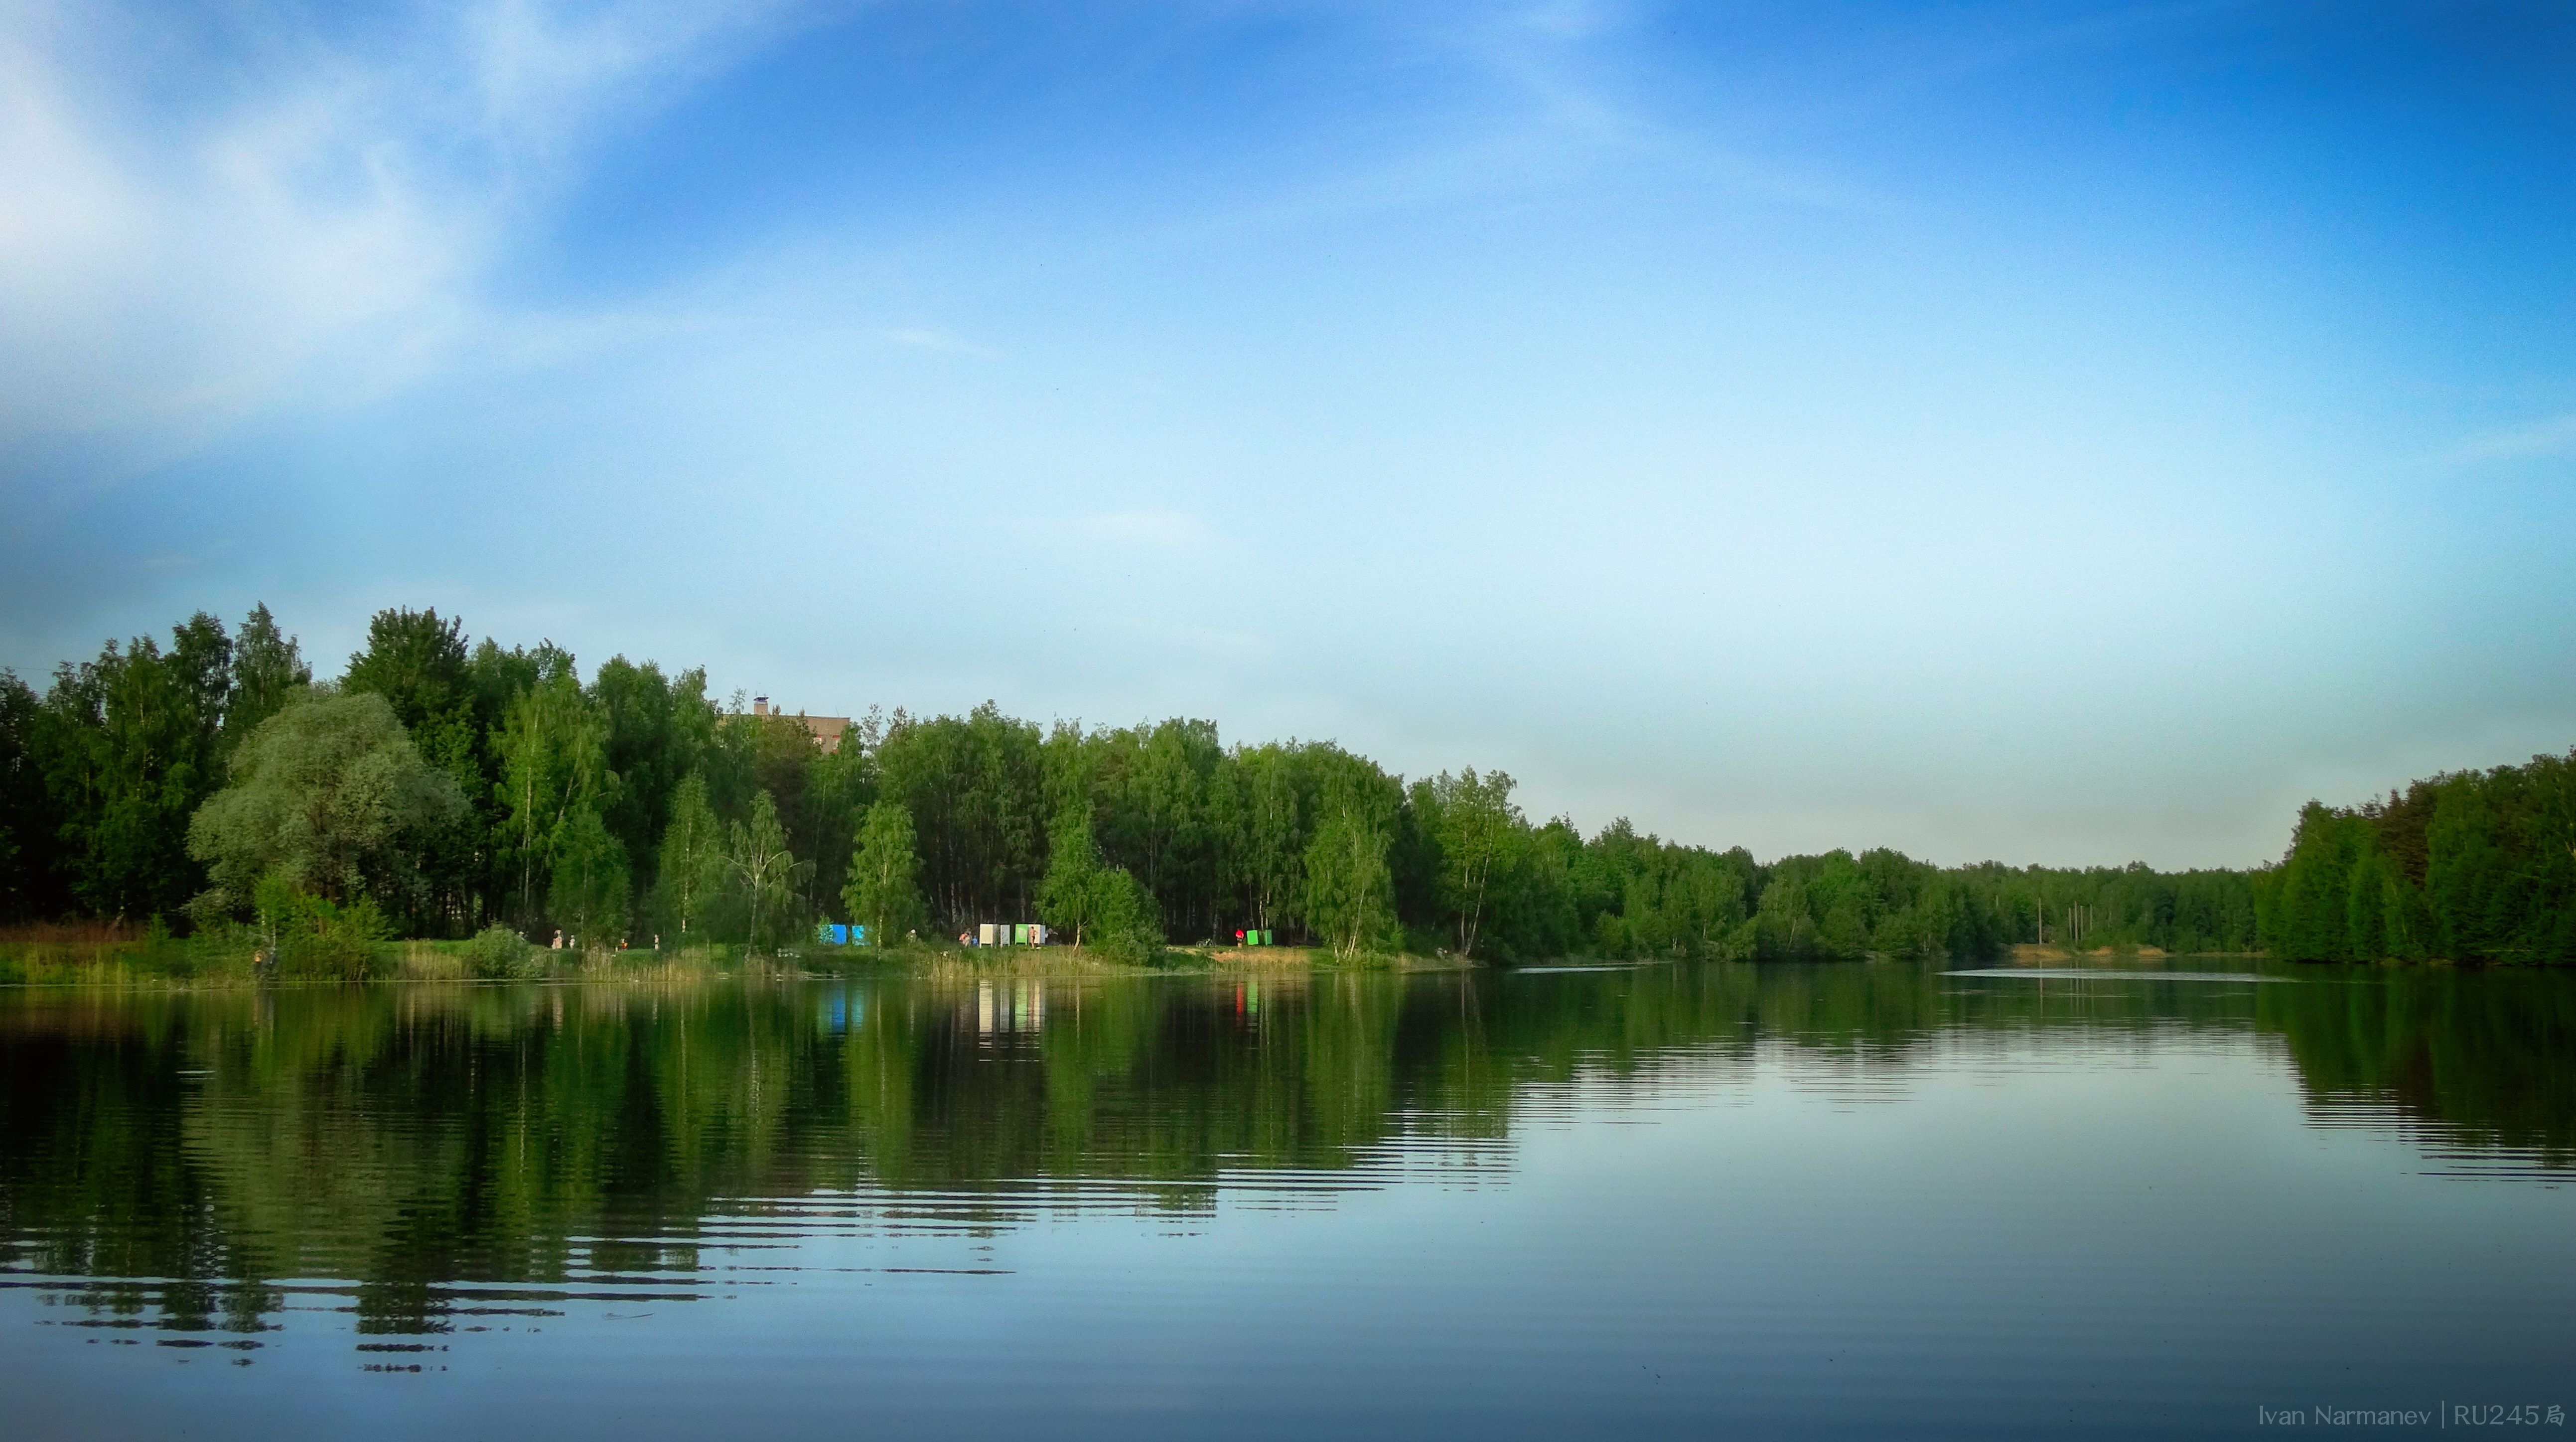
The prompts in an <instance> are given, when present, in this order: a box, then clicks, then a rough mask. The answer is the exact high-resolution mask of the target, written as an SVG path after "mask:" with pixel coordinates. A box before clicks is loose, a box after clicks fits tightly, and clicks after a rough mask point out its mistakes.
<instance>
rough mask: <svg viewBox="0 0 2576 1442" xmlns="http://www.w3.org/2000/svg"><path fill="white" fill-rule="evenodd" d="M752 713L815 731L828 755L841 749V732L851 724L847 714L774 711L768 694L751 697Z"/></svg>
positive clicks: (816, 739)
mask: <svg viewBox="0 0 2576 1442" xmlns="http://www.w3.org/2000/svg"><path fill="white" fill-rule="evenodd" d="M751 714H752V715H754V716H776V717H778V718H780V719H781V720H786V721H793V722H795V723H796V724H797V725H799V726H802V727H804V728H805V729H806V730H808V731H811V732H813V733H814V740H815V743H816V744H817V745H820V746H821V747H822V748H823V754H824V755H826V756H829V755H831V754H832V753H833V752H835V751H838V750H840V749H841V732H842V731H843V730H844V729H846V728H847V727H848V726H849V724H850V718H849V717H847V716H808V715H806V714H805V713H804V712H802V711H799V712H798V713H796V714H795V715H793V716H790V715H788V714H787V713H786V712H784V711H772V710H770V709H769V698H768V697H766V696H754V697H752V698H751Z"/></svg>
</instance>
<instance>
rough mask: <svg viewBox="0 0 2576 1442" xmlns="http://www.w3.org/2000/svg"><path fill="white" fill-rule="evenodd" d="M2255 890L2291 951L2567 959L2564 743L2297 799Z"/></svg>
mask: <svg viewBox="0 0 2576 1442" xmlns="http://www.w3.org/2000/svg"><path fill="white" fill-rule="evenodd" d="M2256 896H2257V899H2258V901H2259V903H2260V905H2261V907H2262V927H2263V935H2264V938H2265V942H2266V945H2267V946H2268V947H2269V948H2270V949H2271V950H2272V952H2273V953H2274V954H2275V955H2278V956H2282V957H2285V958H2288V959H2290V960H2294V961H2359V962H2368V961H2424V960H2435V959H2440V960H2454V961H2494V962H2542V963H2555V964H2562V965H2563V964H2566V963H2569V962H2576V751H2571V752H2570V753H2569V754H2568V755H2565V756H2535V757H2533V758H2531V760H2530V762H2529V763H2528V764H2525V765H2521V766H2498V767H2496V768H2494V769H2493V770H2489V771H2454V772H2448V773H2445V774H2443V775H2440V776H2434V777H2431V778H2428V779H2426V780H2422V781H2417V782H2415V783H2413V784H2412V785H2410V786H2408V787H2407V788H2406V789H2405V790H2403V791H2392V792H2390V793H2389V794H2388V797H2387V798H2386V799H2385V800H2380V801H2372V802H2369V803H2367V804H2364V805H2361V806H2357V807H2329V806H2325V805H2322V804H2320V803H2316V802H2310V803H2309V804H2308V805H2307V806H2306V807H2305V808H2304V809H2302V810H2301V811H2300V813H2299V822H2298V828H2297V830H2296V831H2295V832H2294V833H2293V835H2292V837H2291V841H2290V851H2289V855H2288V856H2287V857H2285V858H2284V859H2283V860H2282V863H2281V865H2280V866H2279V867H2277V868H2275V869H2273V870H2271V871H2269V872H2267V873H2266V874H2265V875H2264V876H2263V878H2262V885H2261V886H2260V887H2259V888H2258V890H2257V893H2256Z"/></svg>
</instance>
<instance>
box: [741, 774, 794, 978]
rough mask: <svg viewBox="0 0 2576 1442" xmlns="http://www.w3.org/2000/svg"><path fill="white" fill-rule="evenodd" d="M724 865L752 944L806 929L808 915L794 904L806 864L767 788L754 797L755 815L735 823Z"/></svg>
mask: <svg viewBox="0 0 2576 1442" xmlns="http://www.w3.org/2000/svg"><path fill="white" fill-rule="evenodd" d="M725 865H726V867H727V869H728V870H729V872H730V873H731V876H732V880H733V884H734V887H735V891H736V895H737V896H738V897H739V898H740V901H741V904H742V907H743V910H744V914H745V917H746V920H745V923H744V928H743V936H744V938H745V939H746V940H747V941H749V942H750V943H751V945H752V947H753V948H754V949H759V948H764V947H769V946H775V945H776V944H777V943H778V942H779V941H781V940H783V939H784V938H786V937H789V936H793V935H797V934H799V933H801V932H802V931H803V930H804V925H803V920H804V919H803V918H802V917H800V916H797V915H796V914H795V913H794V908H795V905H796V900H797V897H796V881H797V879H798V876H799V875H800V873H801V870H802V868H803V867H804V866H805V865H806V863H804V862H801V861H798V860H797V859H796V856H795V853H794V852H792V851H790V850H789V849H788V845H787V829H786V828H785V827H784V826H782V825H780V824H779V821H778V803H777V802H776V801H774V800H772V799H771V797H770V795H769V793H768V792H767V791H762V792H760V793H758V794H757V795H755V796H753V797H752V802H751V819H750V820H749V821H747V822H744V823H742V824H739V825H737V826H735V827H734V829H733V838H732V844H731V846H730V847H728V848H727V850H726V853H725Z"/></svg>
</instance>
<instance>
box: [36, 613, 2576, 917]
mask: <svg viewBox="0 0 2576 1442" xmlns="http://www.w3.org/2000/svg"><path fill="white" fill-rule="evenodd" d="M2570 776H2571V769H2570V761H2569V759H2567V758H2557V757H2542V758H2537V759H2535V760H2534V761H2533V762H2532V763H2531V764H2530V765H2529V766H2527V767H2503V768H2499V769H2497V770H2495V771H2491V772H2484V773H2463V774H2459V775H2451V776H2443V777H2437V778H2434V779H2433V780H2430V781H2425V782H2419V783H2417V784H2416V785H2415V787H2413V788H2412V789H2410V790H2408V791H2407V792H2405V793H2404V794H2403V795H2401V796H2394V797H2392V798H2391V799H2390V801H2389V802H2387V803H2386V804H2384V805H2381V804H2374V805H2372V806H2366V807H2362V808H2359V809H2357V810H2349V811H2335V810H2329V809H2326V808H2324V807H2321V806H2311V807H2309V808H2308V810H2307V811H2306V812H2305V813H2303V814H2302V816H2301V817H2300V819H2299V822H2298V828H2297V832H2296V838H2295V840H2294V842H2293V844H2292V846H2291V848H2290V851H2289V853H2288V856H2287V858H2286V859H2285V861H2284V862H2282V863H2281V864H2279V865H2276V866H2269V867H2263V868H2258V869H2254V870H2250V871H2231V870H2209V871H2191V872H2183V873H2164V872H2157V871H2154V870H2151V869H2149V868H2147V867H2146V866H2144V865H2138V864H2133V865H2130V866H2127V867H2119V868H2110V867H2096V868H2088V869H2081V870H2075V869H2051V868H2043V867H2036V866H2028V867H2010V866H2005V865H2002V864H2000V863H1993V862H1987V863H1980V864H1976V865H1969V866H1958V867H1947V868H1944V867H1938V866H1934V865H1932V864H1930V863H1927V862H1921V861H1916V860H1913V859H1910V858H1908V857H1906V856H1904V855H1902V854H1900V853H1897V852H1895V851H1891V850H1885V849H1878V850H1870V851H1864V852H1861V853H1859V854H1857V855H1855V854H1853V853H1850V852H1847V851H1841V850H1836V851H1830V852H1826V853H1824V854H1822V855H1816V856H1792V857H1785V858H1782V859H1779V860H1776V861H1773V862H1770V863H1767V864H1766V863H1761V862H1757V861H1756V860H1755V859H1754V858H1753V857H1752V855H1751V854H1750V853H1748V852H1747V851H1745V850H1744V849H1743V848H1741V847H1737V848H1733V849H1729V850H1724V851H1712V850H1709V849H1706V848H1704V847H1700V846H1693V845H1685V844H1681V843H1677V842H1671V841H1666V840H1663V839H1661V838H1658V837H1656V836H1653V835H1651V834H1644V833H1640V832H1638V831H1637V830H1636V829H1635V828H1633V827H1632V826H1631V825H1630V824H1629V823H1628V822H1627V821H1626V820H1624V819H1622V820H1615V821H1612V822H1611V823H1610V824H1608V825H1607V826H1604V827H1602V828H1601V829H1599V830H1597V831H1595V832H1592V833H1591V834H1589V835H1587V834H1585V833H1584V832H1583V831H1582V830H1580V829H1579V828H1578V827H1577V826H1576V825H1575V823H1574V822H1573V821H1572V820H1571V819H1569V818H1565V817H1556V818H1552V819H1547V820H1543V821H1533V820H1532V819H1531V818H1530V817H1528V816H1527V815H1525V814H1524V813H1523V812H1522V810H1521V808H1520V807H1519V805H1518V804H1516V803H1515V802H1514V800H1513V792H1514V789H1515V788H1514V783H1513V781H1512V778H1511V777H1510V776H1508V775H1505V774H1503V773H1502V772H1499V771H1483V772H1479V771H1478V770H1476V769H1475V768H1473V767H1462V768H1460V769H1459V770H1458V771H1456V772H1455V773H1451V772H1447V771H1443V772H1441V773H1439V774H1437V775H1434V776H1429V777H1419V778H1410V779H1408V778H1406V777H1404V776H1400V775H1395V774H1391V773H1389V772H1387V771H1386V770H1384V769H1383V768H1381V767H1380V766H1378V765H1377V764H1376V763H1374V762H1372V761H1370V760H1369V759H1368V758H1366V757H1363V756H1359V755H1355V754H1353V753H1351V752H1349V751H1346V750H1344V749H1342V748H1340V747H1339V746H1336V745H1334V744H1333V743H1331V742H1328V741H1313V742H1301V741H1295V740H1290V741H1284V742H1278V741H1273V742H1263V743H1259V744H1245V743H1241V742H1237V743H1233V744H1231V745H1229V744H1227V743H1226V742H1224V741H1223V740H1221V739H1220V737H1219V735H1218V732H1217V728H1216V725H1215V723H1213V722H1210V721H1204V720H1185V719H1180V718H1174V719H1170V720H1165V721H1161V722H1152V723H1139V724H1137V725H1133V726H1124V727H1120V726H1085V725H1083V724H1081V723H1079V722H1072V721H1062V720H1058V721H1055V722H1052V723H1050V724H1048V725H1044V726H1041V725H1039V724H1037V723H1035V722H1031V721H1025V720H1020V719H1016V718H1013V717H1009V716H1006V715H1003V714H1002V713H1001V712H1000V711H999V710H998V709H997V708H996V707H995V706H993V705H992V704H991V703H987V704H985V705H983V706H980V707H977V708H975V709H974V710H973V711H971V712H969V713H968V714H966V715H963V716H917V715H913V714H911V713H909V712H907V711H904V710H900V709H898V710H896V711H894V712H892V713H885V712H882V711H871V712H870V713H869V714H868V715H867V716H865V717H863V718H861V719H859V720H858V721H856V722H854V723H853V724H851V725H850V726H849V727H848V728H847V729H846V730H845V731H843V732H842V733H841V735H840V736H838V737H837V738H835V740H834V742H833V744H829V745H827V744H825V741H824V739H823V738H820V737H818V736H816V735H815V734H814V732H813V731H812V729H810V728H809V727H808V726H807V725H806V723H805V722H804V721H803V720H802V719H801V718H799V717H795V716H781V715H763V714H756V713H754V712H752V711H747V710H746V709H745V708H744V706H743V704H742V698H741V697H739V696H736V697H734V698H732V699H731V700H729V701H719V700H717V699H716V698H713V697H710V696H709V695H708V694H707V691H706V674H705V672H704V671H703V670H702V669H693V670H686V671H680V672H677V673H666V672H665V671H664V670H663V669H662V668H661V667H660V666H658V665H656V664H654V663H651V662H645V663H641V664H638V663H635V662H631V661H629V660H627V659H626V658H624V657H622V656H620V657H613V658H611V659H610V660H608V661H607V662H605V663H603V664H600V665H598V666H596V667H595V668H593V669H592V670H591V672H590V673H589V675H588V676H587V677H586V678H585V677H584V675H583V673H582V671H581V669H580V667H579V665H578V664H577V662H576V658H575V657H574V656H573V655H572V654H571V653H570V652H567V651H565V650H563V649H562V648H560V647H557V646H555V645H554V644H552V643H551V642H542V641H541V642H539V643H538V644H536V645H535V646H525V645H518V646H512V647H510V648H507V649H504V648H503V647H502V646H501V644H500V643H499V642H498V641H496V640H492V639H488V638H487V639H483V640H480V641H469V639H468V634H467V631H466V629H465V626H464V624H463V623H462V622H461V621H460V620H458V619H456V618H454V617H443V616H441V615H440V614H439V613H438V612H436V611H435V610H421V611H414V610H408V609H395V610H386V611H383V612H380V613H378V614H377V615H376V616H375V617H374V618H373V619H372V620H371V622H370V623H369V626H368V629H367V639H366V644H365V646H364V648H363V649H361V650H359V651H358V652H357V653H355V654H354V655H352V656H350V657H349V659H348V663H347V665H346V667H345V669H344V670H342V672H341V674H340V675H339V676H338V677H336V678H329V679H322V680H317V679H316V677H315V675H314V673H313V668H312V666H311V664H310V663H309V662H308V661H307V660H306V659H305V658H304V656H303V655H302V653H301V648H300V646H299V644H298V642H297V641H296V640H295V639H294V638H293V637H291V636H288V635H286V634H284V633H283V632H282V631H281V629H280V628H279V626H278V624H277V622H276V621H275V619H274V618H273V617H271V616H270V614H269V613H268V610H267V608H266V607H265V606H263V607H260V608H258V609H256V610H254V611H253V612H252V613H251V614H250V615H249V616H248V617H247V618H245V619H244V620H243V621H242V622H241V624H240V625H239V626H238V627H235V628H232V629H230V630H228V629H227V628H226V627H225V626H224V625H223V624H222V623H221V622H220V621H218V620H217V619H215V618H213V617H211V616H208V615H206V614H204V613H199V614H197V615H195V616H193V617H191V618H190V619H189V620H188V621H187V622H185V623H184V624H182V625H179V626H176V627H174V628H173V629H172V630H171V632H170V635H169V639H168V641H167V642H166V643H163V642H161V641H159V640H157V639H155V638H153V637H149V636H144V637H137V638H135V639H133V640H132V641H130V642H128V643H125V644H123V645H118V644H116V643H114V642H111V643H109V644H108V645H107V646H106V647H104V648H103V649H102V650H101V652H100V654H99V655H98V657H97V658H96V659H94V660H90V661H84V662H78V663H73V662H65V663H63V664H62V665H61V666H60V667H58V668H57V670H56V671H55V673H54V675H53V677H52V678H51V681H50V684H49V685H47V686H46V687H45V688H44V689H43V690H42V691H39V690H38V689H36V688H35V687H34V686H31V685H29V684H28V683H27V682H25V681H24V680H22V679H21V678H19V677H17V676H15V675H14V674H9V673H5V672H0V921H8V922H14V923H29V922H39V921H59V920H64V919H71V918H91V919H98V920H107V921H120V922H123V923H126V924H129V925H141V924H149V925H150V926H151V927H153V928H154V930H155V932H156V933H158V932H161V931H164V930H166V931H168V932H171V933H174V934H186V933H188V932H191V931H195V932H200V933H203V932H206V931H209V930H210V929H221V928H242V929H248V930H250V931H251V932H253V933H254V934H256V935H258V936H264V937H266V938H268V939H269V940H270V941H271V943H272V944H273V943H274V941H275V940H276V938H278V937H280V936H283V935H287V934H295V935H302V936H306V937H312V936H323V937H328V936H331V935H334V934H338V935H343V936H346V937H349V938H354V939H356V940H358V941H364V940H367V939H372V938H382V937H388V936H406V937H430V938H462V937H471V936H476V935H478V934H482V935H489V934H492V933H494V932H495V931H496V930H499V929H506V930H507V931H510V932H515V933H517V934H518V935H520V936H523V937H526V938H529V939H531V940H536V941H539V942H540V943H541V944H542V943H543V942H544V941H545V940H546V939H548V938H550V937H552V936H553V935H555V934H558V933H560V934H563V935H564V936H566V937H567V938H569V939H570V940H571V941H572V942H573V944H575V945H578V946H585V947H591V948H603V947H605V948H613V947H615V946H618V945H620V944H624V945H630V946H637V947H644V946H654V947H660V948H669V947H684V946H689V945H696V944H704V943H724V944H735V945H744V946H748V947H751V948H754V949H767V948H775V947H779V946H782V945H789V944H795V943H800V942H802V941H803V940H805V939H807V938H810V937H811V936H812V935H813V929H814V926H815V924H816V923H817V922H818V921H839V922H855V923H858V924H861V925H864V926H867V927H868V928H870V931H869V934H870V935H871V936H872V937H874V938H876V939H879V940H885V939H898V940H900V939H908V938H917V939H920V940H922V941H925V942H935V941H937V940H939V939H943V938H948V937H953V936H955V935H956V934H957V933H958V932H959V931H960V930H961V929H962V928H966V927H970V926H972V925H974V924H975V923H978V922H984V921H1030V920H1037V921H1044V922H1047V923H1049V924H1050V925H1052V926H1054V927H1055V928H1056V929H1057V931H1058V933H1059V934H1060V935H1062V936H1063V937H1064V939H1066V940H1069V941H1074V942H1076V943H1077V944H1083V943H1088V944H1090V945H1092V946H1095V947H1097V948H1099V949H1101V950H1103V951H1105V952H1108V953H1110V954H1112V955H1119V954H1127V955H1135V956H1150V955H1153V954H1156V953H1157V952H1158V951H1159V949H1160V948H1161V947H1162V946H1164V945H1165V944H1174V945H1181V944H1194V943H1199V942H1203V941H1205V942H1216V941H1222V940H1226V939H1230V938H1232V937H1233V935H1234V934H1235V933H1236V932H1237V931H1238V930H1259V931H1266V932H1271V933H1273V934H1275V935H1276V936H1278V937H1279V938H1280V939H1282V940H1285V941H1295V942H1302V943H1306V944H1311V945H1315V946H1320V947H1325V948H1329V949H1330V950H1331V951H1333V952H1334V953H1336V954H1338V955H1342V956H1363V955H1385V954H1391V953H1396V952H1412V953H1417V954H1424V955H1429V954H1434V953H1446V954H1449V955H1453V956H1459V957H1465V958H1469V959H1473V960H1488V961H1497V962H1504V963H1511V962H1518V961H1528V960H1535V959H1544V958H1553V957H1564V956H1594V957H1603V958H1649V957H1675V958H1707V959H1731V960H1797V959H1849V958H1859V957H1864V956H1883V957H1922V958H1946V959H1953V960H1976V959H1983V958H1989V957H1993V956H1996V955H1998V954H2000V952H2001V951H2002V950H2003V949H2004V948H2005V947H2007V946H2009V945H2012V944H2014V943H2021V942H2043V943H2049V944H2056V945H2064V946H2069V947H2080V948H2085V949H2093V948H2100V947H2113V948H2126V947H2156V948H2161V949H2163V950H2167V951H2173V952H2243V951H2253V950H2256V949H2267V950H2270V951H2272V952H2273V953H2274V954H2276V955H2280V956H2283V957H2289V958H2296V959H2318V960H2376V959H2381V958H2417V959H2455V960H2509V961H2566V960H2569V959H2571V955H2576V953H2571V946H2576V930H2571V914H2576V913H2572V912H2571V906H2570V902H2571V898H2576V783H2571V780H2570Z"/></svg>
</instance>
